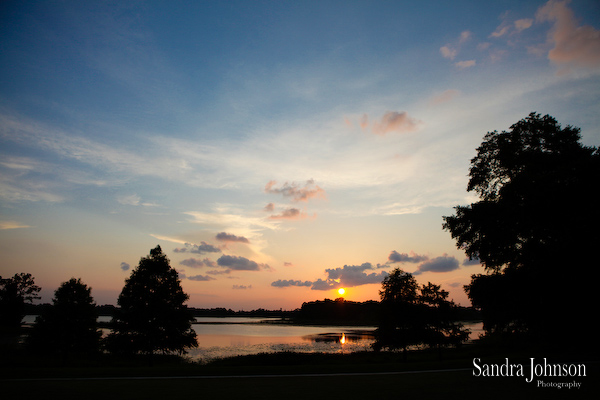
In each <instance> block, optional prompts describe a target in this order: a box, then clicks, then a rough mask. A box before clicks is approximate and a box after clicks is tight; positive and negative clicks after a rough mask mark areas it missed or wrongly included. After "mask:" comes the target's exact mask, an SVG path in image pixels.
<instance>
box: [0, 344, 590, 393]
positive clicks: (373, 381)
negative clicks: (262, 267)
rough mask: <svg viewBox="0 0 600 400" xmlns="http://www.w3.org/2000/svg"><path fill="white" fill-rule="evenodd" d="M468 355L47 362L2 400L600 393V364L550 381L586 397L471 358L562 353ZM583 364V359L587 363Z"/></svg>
mask: <svg viewBox="0 0 600 400" xmlns="http://www.w3.org/2000/svg"><path fill="white" fill-rule="evenodd" d="M499 354H500V353H498V351H497V350H493V349H486V348H484V347H477V346H467V347H465V348H463V349H456V350H455V351H446V352H444V353H443V354H442V358H441V359H440V358H439V354H438V353H437V352H415V353H410V354H408V357H407V358H406V359H404V356H403V355H402V354H401V353H373V352H367V353H353V354H335V355H327V354H300V353H278V354H260V355H255V356H245V357H235V358H231V359H225V360H219V361H216V362H214V363H211V364H208V365H198V364H194V363H189V362H182V361H181V360H180V359H177V358H173V357H167V358H163V357H156V358H155V359H154V360H153V365H152V366H150V365H148V359H146V358H143V357H142V358H135V359H119V358H115V357H99V358H96V359H89V358H88V359H85V360H67V361H64V360H52V359H42V358H29V359H13V360H12V361H11V362H10V364H12V366H10V367H9V366H8V365H7V364H8V363H5V362H3V366H2V379H1V381H0V385H1V386H0V387H1V391H0V398H2V399H36V400H38V399H102V400H113V399H127V400H131V399H183V398H204V399H286V400H287V399H290V400H293V399H303V400H313V399H342V400H346V399H377V400H379V399H433V398H435V399H441V400H447V399H464V398H483V399H504V400H512V399H538V398H539V399H555V398H561V399H562V398H564V399H591V398H597V397H598V394H600V391H599V389H600V383H599V382H598V377H599V376H600V375H599V374H598V364H597V363H596V362H595V360H594V359H593V358H592V359H585V357H586V355H585V354H579V355H576V358H577V360H579V361H585V362H586V366H587V376H585V377H579V378H577V377H576V378H573V377H568V378H567V377H562V378H558V379H557V378H554V379H544V381H545V382H550V381H552V380H553V381H556V382H573V381H577V382H580V383H581V388H580V389H566V388H563V389H557V388H542V387H538V384H537V380H534V382H531V383H527V382H526V381H525V378H523V377H516V376H513V377H476V376H473V363H472V362H473V358H474V357H480V358H481V359H482V360H485V361H486V362H490V363H491V362H498V363H500V362H503V361H504V359H505V358H506V357H508V358H509V359H510V362H511V363H516V362H520V363H524V364H527V363H528V357H536V359H537V358H540V359H541V358H543V357H549V358H551V359H552V360H553V361H557V360H559V359H561V360H563V361H565V362H571V361H577V360H575V359H572V360H569V357H570V355H568V354H567V355H566V354H556V355H555V354H547V353H546V354H532V353H531V352H529V351H527V352H523V351H516V352H506V351H503V352H501V354H500V355H499ZM581 357H584V359H581Z"/></svg>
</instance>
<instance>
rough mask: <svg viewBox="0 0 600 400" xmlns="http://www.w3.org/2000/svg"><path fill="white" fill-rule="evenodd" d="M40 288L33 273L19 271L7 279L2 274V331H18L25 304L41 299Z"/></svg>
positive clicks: (0, 309)
mask: <svg viewBox="0 0 600 400" xmlns="http://www.w3.org/2000/svg"><path fill="white" fill-rule="evenodd" d="M40 290H41V289H40V287H39V286H37V285H36V284H35V282H34V279H33V276H31V274H26V273H19V274H15V275H14V276H13V277H12V278H6V279H3V278H2V277H1V276H0V328H1V329H2V332H7V333H18V331H19V328H20V327H21V320H22V319H23V316H24V314H25V304H26V303H32V302H33V300H35V299H39V298H40V297H39V296H38V293H39V292H40Z"/></svg>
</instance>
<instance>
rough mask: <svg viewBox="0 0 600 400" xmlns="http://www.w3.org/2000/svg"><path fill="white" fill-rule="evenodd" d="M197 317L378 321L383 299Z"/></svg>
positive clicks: (35, 307) (110, 309)
mask: <svg viewBox="0 0 600 400" xmlns="http://www.w3.org/2000/svg"><path fill="white" fill-rule="evenodd" d="M44 307H48V304H27V305H26V310H25V313H26V314H29V315H39V314H40V313H41V311H42V310H43V308H44ZM117 308H118V307H117V306H114V305H111V304H105V305H99V306H96V310H97V312H98V315H101V316H113V315H114V312H115V310H117ZM189 309H190V311H191V312H192V314H193V315H194V317H215V318H220V317H261V318H282V319H285V320H289V321H290V322H298V323H314V324H342V323H343V324H348V325H378V324H379V322H380V319H381V303H380V302H379V301H374V300H369V301H365V302H356V301H349V300H344V299H342V298H338V299H336V300H331V299H325V300H317V301H310V302H306V303H303V304H302V307H300V308H298V309H296V310H283V309H279V310H266V309H263V308H259V309H256V310H251V311H243V310H240V311H234V310H232V309H230V308H229V309H228V308H224V307H216V308H194V307H190V308H189ZM455 315H456V319H457V320H458V321H474V320H480V319H481V313H480V312H479V311H477V310H475V309H474V308H472V307H461V306H457V310H456V313H455Z"/></svg>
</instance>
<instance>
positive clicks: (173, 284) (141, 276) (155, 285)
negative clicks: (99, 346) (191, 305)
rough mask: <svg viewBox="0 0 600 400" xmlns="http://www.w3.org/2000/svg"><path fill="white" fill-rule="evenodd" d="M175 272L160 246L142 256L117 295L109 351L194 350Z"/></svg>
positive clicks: (184, 297) (185, 297) (189, 317)
mask: <svg viewBox="0 0 600 400" xmlns="http://www.w3.org/2000/svg"><path fill="white" fill-rule="evenodd" d="M188 298H189V296H188V295H187V294H185V293H184V292H183V289H182V287H181V282H180V281H179V279H178V275H177V271H175V270H174V269H173V268H171V267H170V265H169V260H168V258H167V256H166V255H165V254H163V252H162V250H161V248H160V246H156V248H154V249H152V250H150V255H149V256H148V257H143V258H142V259H141V260H140V263H139V265H138V267H137V268H136V269H134V270H133V271H132V273H131V276H130V277H129V278H128V279H127V280H126V281H125V286H124V287H123V290H122V291H121V294H120V295H119V299H118V304H119V306H120V308H119V309H117V311H116V312H115V315H114V317H113V333H112V334H111V335H109V337H108V338H107V345H108V348H109V349H110V350H111V351H112V352H124V353H144V354H150V355H152V354H153V353H154V352H162V353H175V352H176V353H179V354H181V353H184V352H185V349H186V348H189V347H196V346H198V343H197V341H196V333H195V332H194V330H193V329H192V327H191V323H192V322H193V321H194V317H193V315H192V313H191V312H190V311H189V310H188V308H187V306H186V305H185V304H184V303H185V301H187V300H188Z"/></svg>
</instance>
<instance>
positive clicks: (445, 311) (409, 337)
mask: <svg viewBox="0 0 600 400" xmlns="http://www.w3.org/2000/svg"><path fill="white" fill-rule="evenodd" d="M381 286H382V290H381V291H380V292H379V295H380V297H381V306H382V318H381V322H380V325H379V327H378V328H377V330H376V332H375V336H376V341H375V344H374V348H375V350H380V349H382V348H389V349H402V350H403V352H404V354H405V356H406V351H407V349H408V347H410V346H419V345H425V346H429V347H436V348H438V349H441V348H442V347H447V346H450V345H458V344H460V343H462V342H463V341H464V340H466V339H467V337H468V334H469V331H468V330H465V329H464V328H463V326H462V325H461V324H459V323H457V322H456V321H455V317H456V313H455V311H456V305H455V304H454V302H452V301H449V300H448V294H449V293H448V292H447V291H445V290H441V286H440V285H435V284H433V283H431V282H428V283H427V285H423V286H421V287H420V286H419V284H418V283H417V280H416V279H415V278H414V277H413V276H412V275H411V274H410V273H407V272H404V271H402V270H401V269H399V268H397V269H394V270H393V271H392V272H391V273H390V274H389V275H388V276H386V277H385V278H384V280H383V282H382V283H381Z"/></svg>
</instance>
